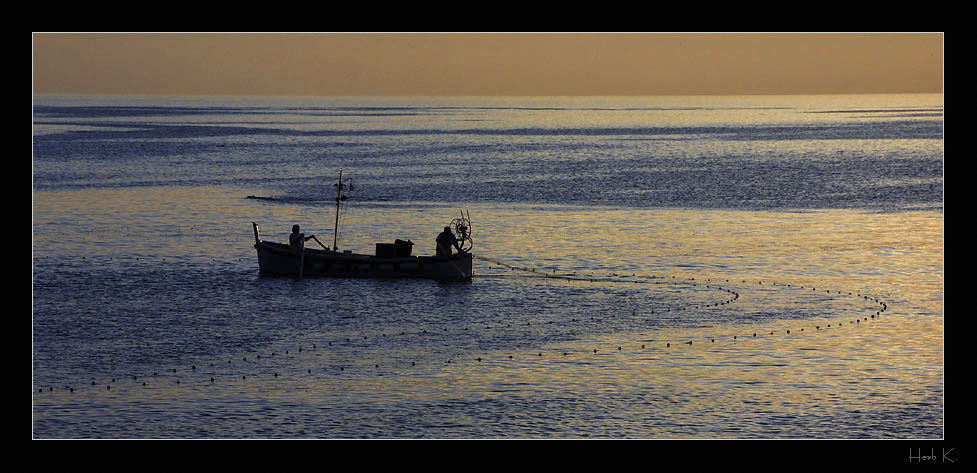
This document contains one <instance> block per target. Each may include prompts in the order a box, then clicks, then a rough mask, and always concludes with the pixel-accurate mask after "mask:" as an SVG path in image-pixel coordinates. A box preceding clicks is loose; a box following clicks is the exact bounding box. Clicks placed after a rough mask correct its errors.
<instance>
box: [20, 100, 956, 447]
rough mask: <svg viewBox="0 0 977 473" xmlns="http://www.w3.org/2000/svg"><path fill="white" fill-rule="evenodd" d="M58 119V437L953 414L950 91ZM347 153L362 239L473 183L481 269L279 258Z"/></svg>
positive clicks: (670, 432) (320, 206)
mask: <svg viewBox="0 0 977 473" xmlns="http://www.w3.org/2000/svg"><path fill="white" fill-rule="evenodd" d="M32 145H33V155H32V164H33V171H32V189H33V190H32V211H33V214H32V223H33V240H34V242H33V247H32V258H31V266H32V333H31V340H32V371H31V384H32V392H33V394H32V433H33V436H34V437H35V438H570V439H574V438H615V439H616V438H655V439H658V438H678V439H685V438H693V439H712V438H732V439H750V438H775V439H781V438H786V439H794V438H798V439H824V438H841V439H863V438H869V439H939V438H942V437H943V435H944V427H943V426H944V409H943V405H944V383H943V378H944V364H943V358H944V355H943V353H944V352H943V345H944V337H943V332H944V325H943V247H944V245H943V240H944V233H943V231H944V225H943V199H944V194H943V174H944V167H943V96H942V94H939V95H864V96H776V97H773V96H770V97H607V98H595V97H579V98H565V97H560V98H546V97H512V98H469V97H464V98H335V99H333V98H328V99H327V98H233V97H209V98H180V97H35V98H34V102H33V137H32ZM340 168H342V170H343V176H344V178H346V177H348V178H351V179H352V182H353V184H354V187H355V189H354V190H353V191H352V195H351V197H350V200H349V201H348V203H347V204H346V205H345V207H344V212H343V214H342V221H341V228H340V234H339V246H340V248H342V249H350V250H353V251H355V252H361V253H370V252H372V251H373V249H374V245H375V243H378V242H393V241H394V240H395V239H398V238H399V239H411V240H412V241H414V242H416V243H417V246H415V247H414V250H415V254H433V252H434V237H435V236H436V235H437V233H438V232H439V231H440V229H441V228H442V227H443V226H445V225H446V224H448V222H449V221H450V220H451V219H453V218H455V217H456V216H458V215H459V212H460V211H462V210H464V211H467V212H468V214H469V215H470V216H471V220H472V229H473V239H474V248H473V252H474V253H475V255H476V261H475V271H476V277H475V279H474V281H472V282H471V283H462V284H458V283H454V284H443V283H437V282H433V281H393V280H347V279H315V278H311V279H310V278H306V279H304V280H296V279H292V278H264V277H259V275H258V272H257V259H256V255H255V251H254V249H253V247H252V245H253V242H254V237H253V235H252V226H251V222H256V223H258V224H259V225H260V228H261V231H262V237H263V238H265V239H268V240H278V241H286V240H287V234H288V233H289V231H290V228H291V226H292V225H293V224H300V225H301V226H302V228H303V230H304V231H306V232H308V233H314V234H316V235H317V236H319V237H320V240H322V241H327V239H329V238H332V237H333V229H334V223H335V203H334V201H333V200H331V198H332V197H333V196H334V193H335V189H334V187H333V186H332V184H333V183H334V182H335V181H336V180H337V178H338V177H339V170H340ZM248 196H258V197H265V199H252V198H248Z"/></svg>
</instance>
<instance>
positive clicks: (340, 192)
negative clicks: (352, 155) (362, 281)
mask: <svg viewBox="0 0 977 473" xmlns="http://www.w3.org/2000/svg"><path fill="white" fill-rule="evenodd" d="M342 197H343V168H339V182H338V183H337V184H336V225H335V226H334V227H333V230H332V251H336V250H338V249H339V247H337V246H336V240H337V239H338V238H339V202H340V201H341V200H342Z"/></svg>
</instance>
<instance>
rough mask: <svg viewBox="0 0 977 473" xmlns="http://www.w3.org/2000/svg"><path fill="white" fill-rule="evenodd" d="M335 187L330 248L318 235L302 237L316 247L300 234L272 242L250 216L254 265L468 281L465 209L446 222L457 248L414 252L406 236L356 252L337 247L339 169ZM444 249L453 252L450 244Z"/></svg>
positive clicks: (342, 184)
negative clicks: (292, 240)
mask: <svg viewBox="0 0 977 473" xmlns="http://www.w3.org/2000/svg"><path fill="white" fill-rule="evenodd" d="M333 185H334V186H335V187H336V223H335V227H334V230H333V245H332V248H329V247H327V246H326V245H324V244H323V243H322V242H320V241H319V239H318V238H316V237H314V236H310V237H308V238H310V239H312V240H314V241H315V242H316V243H318V244H319V246H320V247H322V249H319V248H306V246H305V241H306V238H305V237H304V235H303V236H302V237H298V238H295V240H296V244H295V245H291V244H289V243H278V242H271V241H265V240H262V239H261V231H260V229H259V227H258V224H257V223H255V222H251V225H252V227H253V230H254V248H255V250H257V252H258V271H259V273H260V274H262V275H270V276H292V277H298V278H300V279H301V278H303V277H361V278H426V279H435V280H438V281H471V279H472V254H471V245H472V238H471V220H470V218H469V216H468V214H467V212H461V217H459V218H455V219H454V220H452V221H451V222H450V224H449V225H448V228H449V229H450V231H451V233H452V234H453V235H454V236H455V239H456V240H457V242H458V244H457V246H456V249H457V253H454V254H445V255H435V256H414V255H412V254H411V253H412V248H413V246H414V243H413V242H412V241H410V240H406V241H403V240H395V241H394V242H393V243H377V244H376V253H375V254H372V255H365V254H357V253H353V252H352V251H350V250H344V251H340V250H339V248H338V246H337V245H338V239H339V213H340V206H341V204H343V203H345V202H347V201H348V199H349V191H350V190H352V189H353V185H352V182H351V181H350V180H349V179H346V180H345V181H344V180H343V171H342V169H340V171H339V182H337V183H336V184H333ZM448 253H453V252H451V251H450V250H449V251H448Z"/></svg>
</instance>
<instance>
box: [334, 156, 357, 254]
mask: <svg viewBox="0 0 977 473" xmlns="http://www.w3.org/2000/svg"><path fill="white" fill-rule="evenodd" d="M346 182H348V183H349V184H348V185H346V184H343V168H339V181H338V182H337V183H335V184H333V186H335V187H336V224H335V226H334V227H333V232H332V251H338V250H339V247H338V246H336V245H337V243H338V240H339V204H341V203H342V202H346V201H347V200H348V199H349V191H351V190H353V189H354V188H353V183H352V179H348V178H347V179H346ZM344 190H345V191H346V193H345V194H344V193H343V191H344Z"/></svg>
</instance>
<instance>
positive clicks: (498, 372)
mask: <svg viewBox="0 0 977 473" xmlns="http://www.w3.org/2000/svg"><path fill="white" fill-rule="evenodd" d="M241 197H242V196H241V195H240V192H239V191H236V190H233V189H221V188H213V189H209V188H208V189H194V190H193V191H192V192H188V191H187V190H182V189H180V190H173V189H166V188H148V189H142V190H139V191H132V190H94V191H59V192H40V193H37V192H36V193H35V194H34V227H35V240H36V242H35V246H34V255H35V258H41V259H45V258H56V257H67V258H72V257H75V256H78V255H86V256H88V257H89V258H95V259H97V258H100V257H101V258H103V260H106V261H107V260H108V258H109V257H110V256H111V257H113V258H120V259H124V258H130V259H135V258H136V257H137V256H141V257H142V258H145V259H149V260H150V261H154V262H161V261H162V260H163V259H165V258H184V259H190V260H199V261H201V262H208V261H210V262H213V263H212V264H221V265H226V267H227V268H228V270H229V271H232V272H233V271H238V272H244V273H247V272H248V271H252V270H253V269H254V265H255V262H254V255H253V250H252V249H251V248H250V245H251V242H252V241H253V237H252V236H251V235H250V222H251V221H252V220H253V221H257V222H259V224H261V225H262V228H263V229H265V231H266V232H267V233H268V235H269V238H270V239H274V238H273V236H274V235H280V236H282V237H284V235H285V233H286V232H287V228H289V227H290V225H291V224H292V223H301V224H302V225H303V227H304V228H309V229H310V231H312V232H316V233H319V234H320V235H321V234H323V232H324V231H326V230H327V229H328V225H326V224H325V223H324V222H329V221H330V211H331V209H330V208H329V207H328V206H327V205H323V206H315V205H311V206H310V205H288V204H284V205H282V204H278V205H274V204H273V205H269V204H262V203H260V202H253V201H247V200H245V199H242V198H241ZM173 202H177V203H178V204H179V205H173V204H172V203H173ZM186 208H192V209H194V212H192V213H188V212H186V211H185V210H184V209H186ZM468 210H469V211H470V213H471V216H472V220H473V230H474V237H475V249H474V252H475V253H476V255H484V256H488V257H491V258H495V259H498V260H501V261H505V262H507V263H509V264H512V265H515V266H525V267H528V268H537V269H538V270H539V271H540V272H543V273H548V272H552V271H554V270H556V271H557V272H558V273H560V274H571V273H574V272H576V273H577V274H579V275H585V274H595V275H598V276H600V275H605V276H606V275H611V274H614V275H621V276H625V275H630V274H636V275H645V276H649V275H653V276H655V277H659V278H662V280H665V279H664V278H668V277H672V276H675V277H678V278H685V279H689V278H695V279H696V281H697V282H699V283H704V282H705V281H706V280H709V281H710V282H711V283H712V284H715V285H722V286H725V287H728V288H733V289H734V290H736V291H737V292H738V293H739V294H740V296H741V297H740V298H739V299H737V300H736V301H735V302H733V303H732V304H731V305H729V306H725V305H724V306H718V307H704V308H698V309H695V310H689V311H687V312H684V313H683V314H682V315H681V316H676V315H669V317H682V319H681V320H680V319H676V320H680V321H682V322H683V323H682V324H679V325H678V326H677V327H675V328H670V327H668V326H667V325H662V326H659V327H657V328H653V329H649V328H647V327H639V326H636V327H633V328H631V329H627V330H622V329H620V328H616V329H614V330H612V331H610V332H608V333H602V332H597V333H583V334H577V336H575V337H573V338H571V339H567V340H555V341H551V342H549V343H547V344H544V345H540V346H526V347H524V348H521V349H518V350H504V351H500V350H492V349H486V350H484V351H482V352H479V353H457V352H451V350H452V347H451V346H448V347H441V348H442V349H443V350H445V352H446V353H449V356H446V357H444V358H442V359H434V358H433V357H431V358H423V359H421V360H420V361H422V363H420V364H418V365H417V366H411V367H409V368H408V364H409V357H408V355H407V354H405V353H387V352H385V348H383V347H381V346H376V347H374V348H372V351H371V352H370V353H369V356H366V357H364V358H362V359H358V360H351V359H350V358H349V357H346V358H343V357H341V356H338V355H332V354H329V353H327V352H322V351H320V352H317V353H315V354H310V353H306V354H304V355H301V356H294V357H292V358H290V359H289V362H288V363H283V364H282V365H280V366H276V367H275V368H269V369H266V370H264V371H255V372H233V373H232V375H233V376H232V375H231V374H228V373H227V372H226V370H225V372H217V375H219V376H224V377H223V378H220V381H221V382H220V383H217V384H216V385H210V384H209V381H208V379H207V375H206V374H205V373H203V372H201V373H199V374H198V376H197V377H196V378H192V379H185V380H184V381H183V384H182V385H180V386H177V385H175V384H164V383H159V384H155V385H151V386H150V388H151V389H148V390H141V389H138V388H133V387H129V388H121V389H116V390H115V391H109V390H106V392H101V391H97V394H96V393H95V392H92V393H90V394H88V395H89V396H93V399H98V401H94V400H93V402H101V401H105V400H115V401H118V400H120V399H122V400H125V401H127V402H136V403H137V404H144V403H145V404H150V405H153V404H161V405H164V406H165V405H168V403H170V402H174V401H173V400H174V399H181V398H182V399H185V398H187V397H191V398H199V399H205V398H214V397H217V398H226V399H238V398H239V399H242V400H246V401H248V402H254V403H258V404H260V403H261V402H274V403H284V404H286V405H295V406H306V407H309V406H324V405H330V404H331V403H339V405H344V403H345V404H346V405H348V404H350V403H353V404H356V405H357V406H361V405H365V406H372V407H371V408H372V409H374V410H375V411H376V412H385V411H386V410H387V409H390V408H391V406H393V405H400V404H401V403H403V404H410V403H420V404H421V405H423V406H434V405H439V403H442V404H441V405H444V403H447V404H449V405H454V404H453V403H462V402H468V401H477V400H480V401H482V402H492V401H499V402H518V403H525V406H524V407H525V408H526V409H532V406H533V402H534V400H535V402H538V403H539V404H540V405H541V406H544V407H540V408H541V409H546V410H548V411H546V412H543V413H539V415H540V416H542V417H543V418H545V419H550V420H552V419H559V421H560V422H564V423H565V424H566V430H563V431H561V432H560V434H559V436H568V437H575V436H578V435H583V434H582V433H583V432H584V431H585V430H586V428H587V427H588V426H592V423H593V422H594V419H593V418H592V417H589V416H588V415H582V414H581V413H582V412H587V410H588V409H587V408H586V407H585V403H586V402H587V401H584V400H585V399H600V401H598V402H596V406H595V407H594V408H595V409H598V410H601V409H604V410H606V411H602V412H604V414H606V416H608V419H609V422H613V423H614V426H613V428H610V427H607V428H606V430H600V429H598V431H597V432H596V435H598V436H600V435H601V433H600V432H605V433H604V435H608V436H614V437H621V436H624V437H695V438H708V437H738V436H747V437H755V436H760V437H784V436H786V437H800V438H807V437H819V438H823V437H836V436H837V437H841V438H849V437H862V436H868V437H872V436H873V434H872V433H873V432H876V431H877V430H875V429H877V428H878V427H876V426H873V425H871V422H876V420H875V419H876V417H873V416H875V415H878V416H879V419H885V418H888V417H891V416H892V415H894V414H893V411H894V409H897V408H898V406H907V405H909V406H912V405H918V404H923V405H927V406H930V408H939V406H941V405H942V390H943V381H942V379H943V215H942V214H940V213H934V212H901V213H873V212H859V211H847V210H823V211H822V210H819V211H803V212H759V211H727V210H684V209H615V208H592V207H587V208H579V207H563V206H546V205H493V204H478V205H471V206H468ZM456 213H457V209H455V208H451V207H447V206H442V205H432V204H417V203H414V204H413V205H410V206H406V208H405V206H404V205H399V204H373V205H369V206H368V207H367V208H364V209H361V210H359V211H357V212H356V213H354V214H351V215H349V216H348V218H347V220H346V222H345V233H344V235H346V236H347V238H345V239H344V240H343V241H344V242H345V243H346V247H347V248H352V249H354V250H357V251H364V252H366V251H369V248H370V246H372V244H373V243H374V242H375V241H387V240H390V241H392V240H393V239H394V238H407V237H410V238H412V239H413V240H414V241H415V242H418V243H419V246H418V247H417V248H416V251H415V254H418V253H420V254H426V253H430V252H432V251H433V245H425V243H424V242H425V241H426V237H425V235H427V237H430V239H431V240H433V237H434V235H435V234H436V233H437V230H438V229H439V228H440V227H441V226H443V225H444V224H445V223H446V222H447V221H448V220H450V218H453V217H454V216H455V214H456ZM147 214H151V215H152V218H151V219H146V218H145V215H147ZM377 222H385V224H384V225H382V226H380V227H378V226H377V225H376V223H377ZM120 230H121V231H123V232H124V233H125V235H127V238H126V239H123V240H121V241H120V240H119V239H117V238H115V237H116V236H117V235H118V232H119V231H120ZM361 238H365V239H366V241H361ZM341 246H342V245H341ZM429 247H430V248H429ZM222 267H224V266H222ZM512 273H513V272H512V271H511V270H509V269H508V268H503V267H498V266H497V265H492V264H486V263H485V262H484V261H479V262H478V263H477V266H476V274H479V275H484V276H486V277H488V276H493V275H499V276H501V275H506V276H509V275H512ZM727 280H728V281H729V282H727ZM488 281H489V279H481V280H480V279H478V278H476V280H475V281H474V282H473V283H472V284H471V286H470V287H469V288H467V289H466V290H470V291H478V290H479V287H480V286H481V287H488V286H487V284H489V282H488ZM511 281H512V282H511V283H507V284H511V285H512V290H513V291H521V290H525V289H526V288H527V287H529V286H530V285H540V284H552V285H553V286H552V288H553V289H554V290H557V288H560V287H562V288H574V287H578V286H580V287H582V286H583V285H586V284H588V283H587V282H571V281H562V280H545V279H542V278H535V279H533V278H524V279H511ZM594 284H595V285H599V284H604V285H606V286H607V287H612V286H614V285H615V284H617V283H615V282H602V283H594ZM622 284H623V283H622ZM788 284H789V285H790V287H788V286H787V285H788ZM801 286H803V289H802V288H801ZM501 287H505V286H501ZM545 287H546V286H544V289H545ZM809 288H814V289H815V290H812V291H810V292H808V291H809ZM441 289H442V290H448V289H446V288H441ZM821 290H829V291H831V292H830V293H828V294H824V293H821V292H820V291H821ZM839 292H840V293H839ZM849 292H851V293H852V294H853V295H852V296H849V295H848V293H849ZM665 293H670V294H672V295H673V296H674V297H678V298H685V299H686V300H687V301H688V304H687V305H691V304H693V303H694V304H697V305H698V304H700V303H701V302H706V303H709V302H719V301H721V300H723V299H724V298H725V297H726V296H725V295H724V293H722V292H721V291H716V290H713V289H710V290H706V289H704V288H702V287H700V286H696V287H695V288H694V289H693V288H692V287H691V286H689V285H685V286H682V285H675V284H672V285H666V286H654V285H650V284H642V285H636V286H635V288H634V289H633V292H632V293H631V294H632V295H630V296H628V299H629V300H628V301H626V302H627V303H626V304H623V306H622V301H615V300H606V301H601V302H600V303H599V304H597V306H599V307H603V308H605V309H606V310H611V311H613V310H635V311H642V313H643V314H647V315H646V316H647V317H664V315H663V314H661V313H660V312H659V313H656V314H654V315H652V314H651V313H650V311H652V310H654V309H656V308H657V307H656V306H655V305H654V303H653V302H646V301H654V300H655V298H656V297H659V296H661V295H662V294H665ZM568 294H573V293H572V292H568ZM587 294H591V295H592V296H593V293H592V292H588V293H587ZM857 294H866V295H870V296H871V297H872V298H879V299H880V300H882V301H884V302H885V303H886V304H887V310H885V311H884V312H883V313H882V315H881V316H880V317H877V318H876V317H871V318H869V319H868V320H861V321H860V322H859V323H858V324H851V323H850V322H851V321H852V320H854V319H857V318H866V317H870V316H871V315H873V314H876V312H877V311H878V310H879V306H878V305H877V304H875V303H874V302H872V301H869V300H866V299H864V298H859V297H857ZM593 297H596V296H593ZM590 302H593V301H587V300H573V296H569V299H568V300H567V301H566V304H574V305H579V304H586V303H590ZM622 307H624V308H623V309H622ZM553 310H554V311H557V312H558V311H559V309H558V308H554V309H553ZM799 310H805V311H808V312H815V313H816V314H815V315H814V316H810V315H806V316H803V317H795V316H794V312H795V311H799ZM724 311H725V312H724ZM725 313H728V314H732V315H729V316H728V317H727V318H723V316H720V317H712V315H715V314H720V315H721V314H725ZM754 313H760V314H764V317H763V318H762V319H760V320H761V321H760V322H754V321H753V319H751V317H752V315H751V314H754ZM770 314H772V315H770ZM553 315H554V317H556V318H557V319H558V318H559V314H558V313H557V314H553ZM698 316H703V317H704V316H711V317H710V318H707V320H711V321H712V322H709V323H706V324H704V325H697V324H696V323H695V321H696V320H697V317H698ZM704 319H705V317H704ZM716 320H719V321H720V322H718V323H717V322H715V321H716ZM839 323H841V324H842V326H841V327H838V324H839ZM827 324H832V328H831V329H827V327H826V326H827ZM816 325H821V327H822V329H821V330H818V329H816V328H815V326H816ZM788 329H789V330H791V334H789V335H788V334H786V330H788ZM801 329H804V330H803V331H801ZM771 331H773V332H775V333H774V334H770V333H769V332H771ZM753 333H757V334H758V335H757V336H755V337H754V336H752V335H753ZM335 335H336V334H334V333H331V332H329V331H325V332H321V333H319V332H314V331H313V332H309V333H308V334H307V337H308V340H306V341H307V342H308V341H316V340H324V339H327V338H329V337H332V336H335ZM733 335H736V336H737V339H735V340H734V339H732V338H731V337H732V336H733ZM711 339H715V342H711V341H710V340H711ZM686 340H693V344H692V345H687V344H685V343H684V341H686ZM320 343H321V342H320ZM665 343H670V346H668V347H666V346H665ZM322 345H323V346H324V343H322ZM642 345H644V347H643V348H642ZM619 347H620V349H618V348H619ZM595 349H596V350H597V353H594V350H595ZM476 357H478V358H481V360H480V361H479V360H476ZM510 357H511V358H510ZM381 359H385V360H388V361H386V362H384V363H383V365H382V366H379V367H378V366H375V365H374V363H375V362H376V364H377V365H379V364H380V363H379V362H378V361H377V360H381ZM449 359H450V363H448V361H449ZM390 360H392V361H390ZM339 364H345V365H346V367H347V369H346V370H345V371H343V372H342V374H340V373H338V372H337V371H336V366H338V365H339ZM271 369H274V370H275V372H279V373H280V376H279V377H273V376H269V372H268V371H269V370H271ZM330 370H331V371H330ZM242 374H243V375H245V376H249V379H248V382H244V380H237V379H236V378H237V377H238V375H242ZM60 395H62V396H65V394H63V393H62V394H60ZM262 400H264V401H262ZM42 402H43V401H42ZM833 403H844V404H845V406H846V409H850V410H853V412H856V413H857V415H858V416H861V417H858V418H859V419H863V420H862V422H869V424H868V425H865V426H864V429H862V427H859V426H858V425H855V426H851V425H849V426H845V427H842V428H840V430H837V429H836V428H835V427H836V426H835V427H832V426H831V425H829V426H828V427H824V426H820V427H817V426H816V425H818V422H822V420H820V419H819V418H817V417H816V416H815V417H814V418H811V417H810V416H812V415H814V414H812V410H817V409H823V408H829V406H831V405H832V404H833ZM309 408H311V407H309ZM468 408H469V409H473V410H474V412H472V411H464V412H467V414H466V413H463V412H457V413H455V414H454V415H456V416H458V418H456V419H454V420H455V421H457V422H458V423H459V424H461V425H467V426H468V428H467V429H466V428H462V429H460V430H458V431H452V430H450V429H446V430H437V429H434V430H432V431H431V432H428V433H424V434H422V435H423V436H455V435H457V436H475V437H478V436H490V435H491V434H486V432H494V430H492V429H491V428H487V430H479V428H477V427H473V426H472V424H473V423H477V421H474V420H472V418H471V417H470V416H474V417H477V416H479V415H482V414H484V413H480V412H478V410H477V409H478V408H477V407H468ZM371 412H373V411H371ZM414 414H415V415H417V416H418V417H419V418H420V419H428V420H430V421H431V422H432V423H433V424H437V425H440V423H443V422H446V421H449V420H450V419H445V418H444V416H445V415H448V416H449V417H450V415H449V414H443V413H441V414H439V413H435V412H429V413H425V412H415V413H414ZM564 415H565V416H568V418H566V419H564V418H563V417H562V416H564ZM764 416H768V417H769V416H775V417H776V419H777V420H776V421H775V422H773V423H772V424H771V423H769V422H768V420H764ZM939 418H940V419H942V415H941V414H940V415H939ZM829 421H830V418H829ZM836 421H837V420H836V419H835V420H834V421H833V422H836ZM878 422H884V420H879V421H878ZM508 427H509V428H510V429H511V428H512V426H508ZM605 427H606V426H605ZM498 428H499V430H498V431H500V432H505V431H506V426H505V425H501V426H499V427H498ZM513 431H515V432H517V434H516V435H523V436H525V435H545V431H539V432H534V431H533V430H532V428H531V427H526V426H525V425H521V426H519V428H518V429H515V430H509V432H513ZM883 431H885V432H889V431H887V430H883ZM303 432H305V434H306V435H309V436H323V435H322V433H321V432H315V431H303ZM378 435H379V436H383V435H382V433H380V434H378ZM907 435H908V436H910V437H912V435H911V432H910V433H909V434H907ZM325 436H328V434H327V435H325ZM419 436H420V435H419ZM885 436H888V437H898V436H899V434H898V433H888V434H886V435H885Z"/></svg>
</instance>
